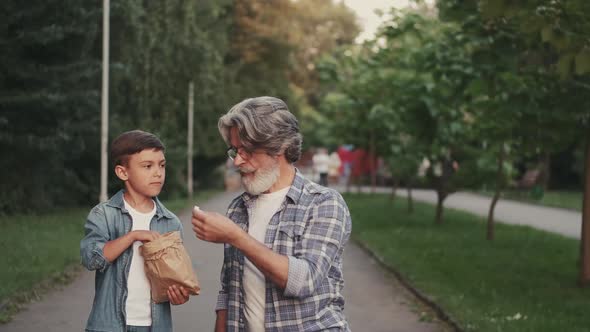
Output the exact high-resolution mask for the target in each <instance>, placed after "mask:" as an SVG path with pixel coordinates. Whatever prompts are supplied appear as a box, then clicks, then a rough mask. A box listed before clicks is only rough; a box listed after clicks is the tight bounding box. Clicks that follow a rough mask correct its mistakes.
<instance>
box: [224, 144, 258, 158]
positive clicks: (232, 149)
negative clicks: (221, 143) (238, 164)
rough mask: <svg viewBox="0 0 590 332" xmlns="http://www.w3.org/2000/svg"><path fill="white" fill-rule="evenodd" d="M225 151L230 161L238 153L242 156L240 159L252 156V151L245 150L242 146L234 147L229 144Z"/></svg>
mask: <svg viewBox="0 0 590 332" xmlns="http://www.w3.org/2000/svg"><path fill="white" fill-rule="evenodd" d="M240 149H241V151H240ZM226 153H227V156H228V157H229V159H231V160H232V161H233V160H234V159H236V157H237V156H238V155H240V157H242V159H249V158H250V157H251V156H252V153H250V152H248V151H246V150H245V149H244V147H242V146H241V147H239V148H236V147H235V146H230V147H229V148H228V149H227V151H226Z"/></svg>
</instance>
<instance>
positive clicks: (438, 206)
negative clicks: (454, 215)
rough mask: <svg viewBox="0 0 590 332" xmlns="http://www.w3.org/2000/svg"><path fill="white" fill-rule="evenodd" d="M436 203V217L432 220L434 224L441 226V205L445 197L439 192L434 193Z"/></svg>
mask: <svg viewBox="0 0 590 332" xmlns="http://www.w3.org/2000/svg"><path fill="white" fill-rule="evenodd" d="M436 195H437V198H438V199H437V203H436V216H435V219H434V222H435V224H437V225H442V223H443V203H444V201H445V198H447V195H446V194H445V193H443V192H442V191H440V190H437V191H436Z"/></svg>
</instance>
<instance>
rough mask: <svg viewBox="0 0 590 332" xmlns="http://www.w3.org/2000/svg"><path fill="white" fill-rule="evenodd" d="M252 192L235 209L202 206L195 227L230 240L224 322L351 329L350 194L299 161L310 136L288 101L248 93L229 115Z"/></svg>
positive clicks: (220, 308)
mask: <svg viewBox="0 0 590 332" xmlns="http://www.w3.org/2000/svg"><path fill="white" fill-rule="evenodd" d="M219 131H220V133H221V135H222V136H223V140H224V141H225V143H226V144H227V145H228V146H229V149H228V150H227V154H228V157H229V158H230V159H231V160H232V161H233V162H234V165H235V166H236V167H238V169H239V171H240V175H241V180H242V184H243V186H244V188H245V190H246V192H245V193H243V194H242V195H240V196H238V197H237V198H235V199H234V200H233V201H232V202H231V203H230V206H229V208H228V211H227V217H226V216H224V215H221V214H219V213H215V212H209V211H202V210H199V209H195V211H193V219H192V224H193V230H194V231H195V234H196V236H197V237H198V238H199V239H201V240H205V241H209V242H215V243H224V259H223V268H222V270H221V278H220V279H221V290H220V291H219V296H218V298H217V306H216V308H215V310H216V312H217V320H216V324H215V326H216V327H215V331H218V332H220V331H253V332H258V331H308V332H313V331H349V330H350V328H349V326H348V323H347V321H346V317H345V315H344V297H343V295H342V287H343V285H344V277H343V275H342V259H343V256H342V255H343V252H344V248H345V246H346V243H347V242H348V239H349V238H350V230H351V227H352V224H351V219H350V213H349V211H348V207H347V206H346V203H345V202H344V199H343V198H342V196H340V194H339V193H338V192H337V191H335V190H332V189H329V188H326V187H322V186H319V185H317V184H316V183H313V182H311V181H309V180H307V179H305V178H304V177H303V175H302V174H301V173H300V172H299V170H298V169H297V168H295V166H294V165H293V164H294V163H295V162H297V160H299V158H300V157H301V142H302V136H301V133H300V132H299V124H298V122H297V119H296V118H295V116H294V115H293V114H292V113H291V112H289V109H288V108H287V105H286V104H285V102H283V101H282V100H280V99H278V98H274V97H257V98H251V99H246V100H244V101H242V102H240V103H238V104H236V105H235V106H233V107H232V108H231V109H230V110H229V112H227V113H226V114H225V115H223V116H222V117H221V118H220V119H219Z"/></svg>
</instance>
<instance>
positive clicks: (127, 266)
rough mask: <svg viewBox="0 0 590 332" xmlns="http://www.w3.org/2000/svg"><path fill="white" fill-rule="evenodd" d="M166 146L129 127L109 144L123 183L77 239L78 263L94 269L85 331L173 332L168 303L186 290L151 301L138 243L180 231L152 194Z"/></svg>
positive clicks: (162, 173)
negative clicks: (92, 291)
mask: <svg viewBox="0 0 590 332" xmlns="http://www.w3.org/2000/svg"><path fill="white" fill-rule="evenodd" d="M164 150H165V148H164V145H163V144H162V142H161V141H160V140H159V139H158V137H156V136H155V135H153V134H150V133H147V132H144V131H140V130H133V131H128V132H125V133H123V134H121V135H120V136H119V137H117V138H116V139H115V140H114V141H113V143H112V144H111V160H112V161H113V162H114V165H115V174H116V175H117V177H118V178H119V179H121V181H123V183H124V184H125V189H122V190H120V191H119V192H118V193H117V194H115V195H114V196H113V197H111V199H110V200H108V201H107V202H103V203H100V204H98V205H97V206H95V207H94V208H93V209H92V210H91V211H90V213H89V214H88V219H87V221H86V224H85V226H84V230H85V237H84V238H83V239H82V241H81V242H80V256H81V258H82V264H83V265H84V266H85V267H86V268H87V269H88V270H96V282H95V295H94V302H93V305H92V310H91V312H90V316H89V317H88V322H87V324H86V331H113V332H114V331H138V332H144V331H145V332H150V331H151V332H160V331H172V319H171V315H170V303H172V304H183V303H185V302H187V301H188V299H189V293H188V291H187V290H185V289H184V288H183V287H181V286H176V285H175V286H171V287H170V288H169V289H168V298H169V299H170V302H164V303H153V302H152V301H151V295H150V284H149V281H148V280H147V278H146V275H145V272H144V267H143V257H142V256H141V255H140V254H139V250H138V248H139V246H140V245H141V243H142V242H149V241H152V240H154V239H156V238H158V237H159V236H160V234H162V233H166V232H169V231H180V232H181V234H182V224H181V223H180V220H178V218H177V217H176V216H175V215H174V214H172V213H171V212H170V211H168V210H167V209H166V208H165V207H164V205H162V203H161V202H160V201H159V200H158V199H157V198H156V196H157V195H158V194H159V193H160V191H161V190H162V186H163V185H164V179H165V178H166V159H165V158H164Z"/></svg>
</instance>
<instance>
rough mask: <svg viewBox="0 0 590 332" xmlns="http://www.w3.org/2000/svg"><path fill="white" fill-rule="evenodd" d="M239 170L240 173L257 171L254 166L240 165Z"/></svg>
mask: <svg viewBox="0 0 590 332" xmlns="http://www.w3.org/2000/svg"><path fill="white" fill-rule="evenodd" d="M238 170H239V171H240V173H242V174H247V173H253V172H254V171H256V169H254V168H249V167H239V168H238Z"/></svg>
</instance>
